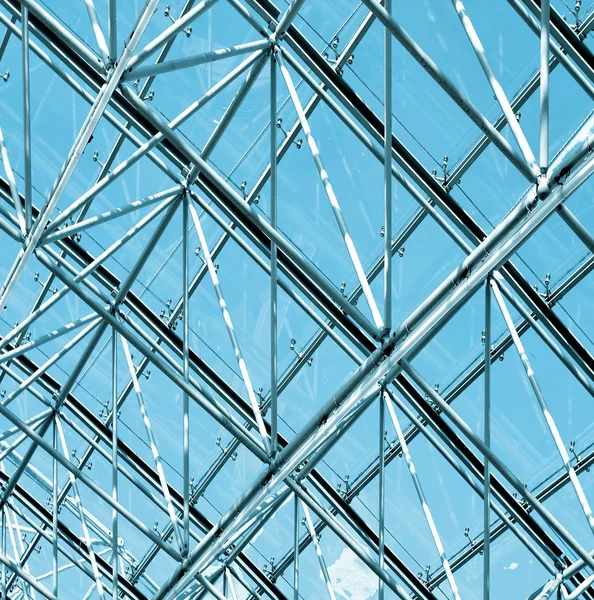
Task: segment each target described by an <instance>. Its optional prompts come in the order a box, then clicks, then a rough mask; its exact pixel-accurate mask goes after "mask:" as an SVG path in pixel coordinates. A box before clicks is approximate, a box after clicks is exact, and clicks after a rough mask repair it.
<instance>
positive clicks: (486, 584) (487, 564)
mask: <svg viewBox="0 0 594 600" xmlns="http://www.w3.org/2000/svg"><path fill="white" fill-rule="evenodd" d="M484 357H485V379H484V384H485V389H484V395H485V400H484V418H483V420H484V425H483V427H484V438H485V439H484V441H485V446H486V447H487V448H490V447H491V286H490V284H489V277H487V280H486V283H485V354H484ZM490 502H491V463H490V462H489V457H488V456H487V455H485V473H484V496H483V536H484V539H483V544H484V548H483V598H484V600H489V598H490V583H491V525H490V518H489V517H490Z"/></svg>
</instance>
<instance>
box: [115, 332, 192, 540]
mask: <svg viewBox="0 0 594 600" xmlns="http://www.w3.org/2000/svg"><path fill="white" fill-rule="evenodd" d="M120 340H121V342H122V347H123V348H124V355H125V357H126V362H127V363H128V369H129V371H130V376H131V378H132V381H133V382H134V391H135V392H136V399H137V400H138V408H139V409H140V415H141V417H142V421H143V423H144V428H145V431H146V435H147V438H148V442H149V445H150V448H151V453H152V455H153V461H154V462H155V468H156V470H157V474H158V475H159V483H160V484H161V490H162V491H163V497H164V498H165V503H166V504H167V512H168V513H169V518H170V520H171V524H172V525H173V532H174V534H175V538H176V540H177V543H178V545H179V547H180V548H183V541H182V537H181V534H180V532H179V527H178V524H177V515H176V514H175V508H174V507H173V501H172V499H171V492H170V491H169V484H168V483H167V479H166V477H165V471H164V470H163V464H162V462H161V455H160V454H159V450H158V448H157V443H156V440H155V436H154V435H153V428H152V426H151V422H150V419H149V416H148V412H147V408H146V403H145V401H144V397H143V395H142V390H141V389H140V384H139V383H138V377H137V375H136V367H135V366H134V362H133V361H132V355H131V353H130V348H129V346H128V342H127V341H126V338H124V337H123V336H120Z"/></svg>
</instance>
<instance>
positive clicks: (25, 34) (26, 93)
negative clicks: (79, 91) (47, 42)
mask: <svg viewBox="0 0 594 600" xmlns="http://www.w3.org/2000/svg"><path fill="white" fill-rule="evenodd" d="M21 31H22V36H21V37H22V40H21V41H22V44H21V46H22V53H23V58H22V63H23V137H24V155H25V165H24V179H25V193H24V196H25V229H26V231H27V233H29V231H31V225H32V220H33V213H32V208H31V206H32V204H31V203H32V201H33V200H32V198H31V189H32V184H31V86H30V78H29V9H28V8H27V7H26V6H25V5H24V4H23V5H22V7H21Z"/></svg>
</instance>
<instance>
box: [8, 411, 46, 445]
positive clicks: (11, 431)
mask: <svg viewBox="0 0 594 600" xmlns="http://www.w3.org/2000/svg"><path fill="white" fill-rule="evenodd" d="M51 412H52V409H51V408H48V409H46V410H44V411H42V412H40V413H39V414H38V415H35V416H34V417H30V418H29V419H27V420H26V421H25V423H26V424H27V425H35V423H38V422H39V421H42V420H43V419H45V418H46V417H48V416H49V415H50V414H51ZM18 431H20V429H19V428H18V427H11V428H10V429H7V430H6V431H3V432H2V433H1V434H0V442H4V441H5V440H6V439H8V438H9V437H12V436H13V435H14V434H15V433H17V432H18Z"/></svg>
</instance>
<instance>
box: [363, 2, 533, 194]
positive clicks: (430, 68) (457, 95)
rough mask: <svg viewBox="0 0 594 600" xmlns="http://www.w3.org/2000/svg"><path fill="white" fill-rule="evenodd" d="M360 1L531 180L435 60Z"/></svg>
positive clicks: (376, 8)
mask: <svg viewBox="0 0 594 600" xmlns="http://www.w3.org/2000/svg"><path fill="white" fill-rule="evenodd" d="M362 2H363V4H365V6H367V7H368V8H369V10H371V11H372V12H373V14H374V15H376V17H377V18H378V20H379V21H381V22H382V24H383V25H384V26H385V27H388V28H389V29H390V31H391V32H392V34H393V35H394V37H395V38H396V39H397V40H398V41H399V42H400V43H401V44H402V46H403V47H404V48H405V49H406V50H407V52H409V54H410V55H411V56H412V57H413V58H414V59H415V60H416V61H417V62H418V63H419V64H420V65H421V66H422V67H423V68H424V69H425V70H426V71H427V73H429V75H430V76H431V77H432V78H433V79H434V80H435V81H436V82H437V83H438V84H439V85H440V86H441V87H442V88H443V90H444V91H445V92H446V93H447V94H448V95H449V96H450V97H451V98H452V99H453V100H454V102H455V103H456V104H457V105H458V106H461V107H462V108H463V109H464V112H465V113H466V114H467V115H468V116H469V117H470V119H471V120H472V121H473V122H474V123H475V125H477V127H479V129H480V130H481V131H482V132H483V133H485V134H486V135H488V136H489V138H490V139H491V141H492V142H493V143H494V144H495V146H497V148H499V150H501V152H502V153H503V154H504V155H505V156H506V157H507V158H508V160H509V161H510V162H511V163H512V164H513V165H514V166H515V167H516V168H517V169H518V170H519V171H520V173H522V175H524V177H525V178H526V179H527V180H528V181H530V182H531V183H533V182H534V178H535V173H534V172H533V170H532V169H531V167H530V166H529V165H528V164H527V163H526V161H525V160H524V158H523V157H522V156H521V155H519V154H518V153H517V152H516V150H515V149H514V148H512V146H511V145H510V144H509V142H508V141H507V140H506V139H505V138H504V137H503V136H502V135H501V134H500V133H499V132H498V131H497V130H496V129H495V127H493V125H492V124H491V122H490V121H489V120H488V119H487V118H486V117H485V116H484V115H483V114H482V113H481V112H480V111H479V110H478V109H477V108H476V106H474V105H473V104H472V103H471V102H470V100H469V99H468V98H466V97H465V96H464V94H463V93H462V92H461V91H460V90H459V89H458V88H457V87H456V86H455V85H454V83H453V82H452V81H451V80H450V79H449V78H448V77H447V76H446V75H445V73H444V72H443V71H442V70H441V69H440V68H439V67H438V66H437V65H436V64H435V62H434V61H433V60H432V59H431V57H430V56H428V55H427V53H426V52H425V51H424V50H423V49H422V48H421V47H420V46H419V45H418V44H417V43H416V42H415V41H414V40H413V38H412V37H411V36H410V35H409V34H408V33H407V32H406V31H405V30H404V29H403V28H402V27H401V26H400V25H399V24H398V22H397V21H396V20H395V19H394V18H393V17H392V16H390V15H389V14H388V13H387V12H386V10H385V9H384V7H383V6H382V5H381V4H380V2H378V0H362Z"/></svg>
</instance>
